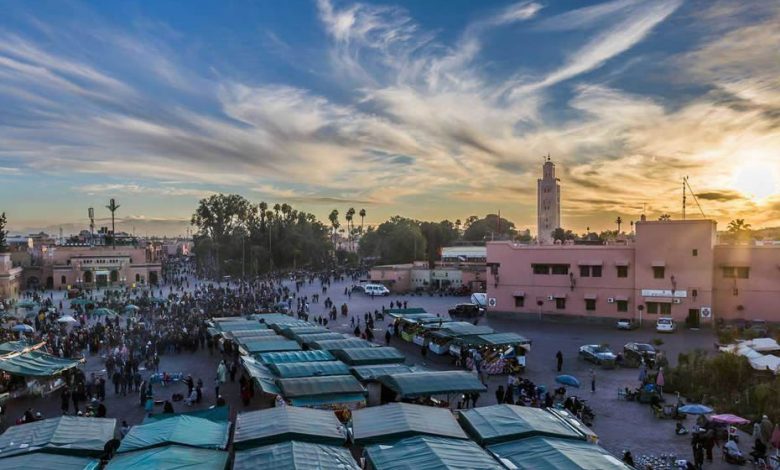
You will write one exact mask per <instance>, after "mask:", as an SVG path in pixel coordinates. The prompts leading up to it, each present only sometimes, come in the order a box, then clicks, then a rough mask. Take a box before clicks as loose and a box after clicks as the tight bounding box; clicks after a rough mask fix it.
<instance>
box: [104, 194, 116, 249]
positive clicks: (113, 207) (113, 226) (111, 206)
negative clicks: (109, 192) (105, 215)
mask: <svg viewBox="0 0 780 470" xmlns="http://www.w3.org/2000/svg"><path fill="white" fill-rule="evenodd" d="M106 209H108V210H110V211H111V247H112V248H113V249H114V250H116V224H115V221H114V213H115V212H116V210H117V209H119V204H117V203H116V200H115V199H114V198H111V200H110V201H108V205H107V206H106Z"/></svg>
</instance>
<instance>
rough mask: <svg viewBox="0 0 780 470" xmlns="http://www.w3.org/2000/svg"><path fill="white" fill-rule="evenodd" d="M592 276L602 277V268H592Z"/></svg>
mask: <svg viewBox="0 0 780 470" xmlns="http://www.w3.org/2000/svg"><path fill="white" fill-rule="evenodd" d="M590 275H591V276H593V277H601V266H591V267H590Z"/></svg>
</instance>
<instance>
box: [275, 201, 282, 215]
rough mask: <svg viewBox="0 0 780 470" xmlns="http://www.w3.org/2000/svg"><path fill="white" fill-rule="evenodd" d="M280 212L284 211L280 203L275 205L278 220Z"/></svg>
mask: <svg viewBox="0 0 780 470" xmlns="http://www.w3.org/2000/svg"><path fill="white" fill-rule="evenodd" d="M280 210H282V206H280V205H279V203H278V202H277V203H276V204H274V212H276V218H277V219H278V218H279V211H280Z"/></svg>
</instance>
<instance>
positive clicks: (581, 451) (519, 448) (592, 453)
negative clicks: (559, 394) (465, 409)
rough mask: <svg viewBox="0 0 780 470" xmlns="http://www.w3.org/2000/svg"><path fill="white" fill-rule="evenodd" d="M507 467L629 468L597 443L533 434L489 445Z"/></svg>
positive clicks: (552, 469)
mask: <svg viewBox="0 0 780 470" xmlns="http://www.w3.org/2000/svg"><path fill="white" fill-rule="evenodd" d="M487 450H488V451H489V452H490V453H491V454H493V455H494V456H495V458H497V459H498V460H499V461H500V462H503V463H504V465H505V466H506V467H507V468H512V469H517V470H558V469H561V468H565V469H571V470H591V469H598V470H631V467H629V466H628V465H626V464H624V463H623V462H621V461H620V460H618V459H617V458H615V456H613V455H612V454H610V453H609V452H607V451H606V450H604V449H603V448H602V447H600V446H598V445H596V444H589V443H587V442H582V441H573V440H570V439H555V438H551V437H544V436H536V437H530V438H528V439H521V440H518V441H510V442H504V443H502V444H495V445H492V446H488V448H487Z"/></svg>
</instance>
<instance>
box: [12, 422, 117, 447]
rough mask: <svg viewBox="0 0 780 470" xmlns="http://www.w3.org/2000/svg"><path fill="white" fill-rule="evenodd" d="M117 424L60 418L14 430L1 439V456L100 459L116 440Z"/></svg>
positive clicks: (14, 428)
mask: <svg viewBox="0 0 780 470" xmlns="http://www.w3.org/2000/svg"><path fill="white" fill-rule="evenodd" d="M114 428H116V420H115V419H108V418H85V417H82V416H60V417H59V418H49V419H44V420H41V421H35V422H34V423H27V424H24V425H19V426H11V427H10V428H8V429H7V430H6V431H5V433H3V434H2V435H0V455H3V456H10V455H17V454H26V453H28V452H35V451H45V452H49V453H56V454H69V455H79V456H99V455H100V454H102V453H103V446H104V445H105V444H106V442H108V441H110V440H111V439H113V438H114Z"/></svg>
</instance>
